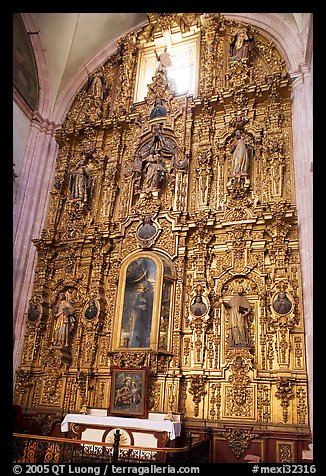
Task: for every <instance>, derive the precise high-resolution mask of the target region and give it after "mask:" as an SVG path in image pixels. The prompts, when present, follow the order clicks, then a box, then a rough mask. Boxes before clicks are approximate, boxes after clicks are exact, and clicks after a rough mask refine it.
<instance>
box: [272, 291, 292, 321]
mask: <svg viewBox="0 0 326 476" xmlns="http://www.w3.org/2000/svg"><path fill="white" fill-rule="evenodd" d="M273 308H274V310H275V311H276V312H277V313H278V314H282V315H284V314H287V313H288V312H290V311H291V309H292V302H291V301H290V299H289V298H288V297H287V295H286V293H285V292H284V291H280V292H279V293H278V295H277V298H276V299H275V301H274V302H273Z"/></svg>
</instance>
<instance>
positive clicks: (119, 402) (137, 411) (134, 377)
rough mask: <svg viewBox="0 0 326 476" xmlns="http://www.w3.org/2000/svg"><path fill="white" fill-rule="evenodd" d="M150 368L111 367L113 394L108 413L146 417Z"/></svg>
mask: <svg viewBox="0 0 326 476" xmlns="http://www.w3.org/2000/svg"><path fill="white" fill-rule="evenodd" d="M147 380H148V368H147V367H140V368H137V369H125V368H120V367H112V368H111V394H110V405H109V410H108V415H111V416H123V417H130V418H133V417H134V418H146V417H147V413H148V412H147V408H146V396H147Z"/></svg>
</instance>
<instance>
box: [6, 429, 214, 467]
mask: <svg viewBox="0 0 326 476" xmlns="http://www.w3.org/2000/svg"><path fill="white" fill-rule="evenodd" d="M119 439H120V434H119V430H117V431H116V434H115V439H114V443H113V444H112V443H102V442H97V441H96V442H95V441H87V440H73V439H69V438H56V437H47V436H36V435H26V434H21V433H14V434H13V462H14V463H30V464H45V463H79V464H86V463H96V464H97V463H134V464H139V463H169V464H187V465H189V464H200V463H208V459H209V444H210V439H209V438H205V439H203V440H200V441H198V442H196V443H194V444H192V439H191V436H190V435H189V436H188V439H187V446H184V447H182V448H145V447H138V446H124V445H119Z"/></svg>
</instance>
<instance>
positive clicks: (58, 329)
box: [52, 292, 75, 347]
mask: <svg viewBox="0 0 326 476" xmlns="http://www.w3.org/2000/svg"><path fill="white" fill-rule="evenodd" d="M74 313H75V308H74V307H73V305H72V304H71V302H69V301H68V300H67V298H66V293H64V292H62V293H60V294H59V296H58V301H57V303H56V306H55V311H54V318H55V324H54V330H53V337H52V344H53V345H54V346H58V347H68V346H69V336H70V332H71V329H72V326H73V324H74Z"/></svg>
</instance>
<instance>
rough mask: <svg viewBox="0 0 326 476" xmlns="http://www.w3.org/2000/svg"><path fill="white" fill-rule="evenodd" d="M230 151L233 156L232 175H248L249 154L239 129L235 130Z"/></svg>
mask: <svg viewBox="0 0 326 476" xmlns="http://www.w3.org/2000/svg"><path fill="white" fill-rule="evenodd" d="M230 152H231V153H232V156H233V163H232V171H231V175H232V176H234V175H243V176H246V175H248V168H249V156H248V151H247V146H246V143H245V141H244V139H243V138H242V136H241V131H240V130H239V129H237V130H236V131H235V135H234V138H233V140H232V141H231V143H230Z"/></svg>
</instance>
